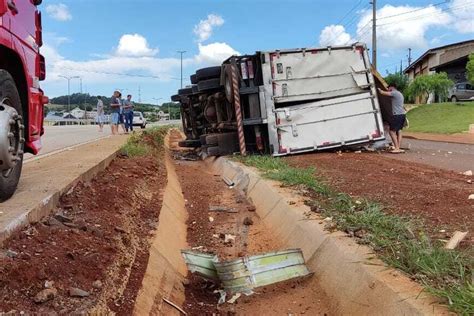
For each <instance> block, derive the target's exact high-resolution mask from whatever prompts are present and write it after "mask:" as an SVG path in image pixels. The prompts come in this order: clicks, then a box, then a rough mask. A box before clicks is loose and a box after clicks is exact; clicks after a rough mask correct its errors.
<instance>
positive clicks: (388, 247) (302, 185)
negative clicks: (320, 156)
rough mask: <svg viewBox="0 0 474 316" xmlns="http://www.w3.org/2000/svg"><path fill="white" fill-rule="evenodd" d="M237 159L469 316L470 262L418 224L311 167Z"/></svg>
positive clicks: (472, 307) (473, 306)
mask: <svg viewBox="0 0 474 316" xmlns="http://www.w3.org/2000/svg"><path fill="white" fill-rule="evenodd" d="M240 161H241V162H243V163H244V164H246V165H249V166H252V167H256V168H257V169H259V170H260V171H261V172H262V173H263V176H264V177H266V178H269V179H272V180H277V181H280V182H282V183H283V184H284V185H286V186H291V187H295V188H299V189H304V190H305V191H309V192H310V193H309V195H310V197H311V202H310V203H309V204H310V206H311V209H312V210H314V211H316V212H318V213H321V215H322V216H323V217H331V218H332V221H333V222H334V223H335V225H336V228H337V229H339V230H342V231H346V232H348V233H350V234H351V235H355V236H358V242H359V243H361V244H367V245H369V246H371V247H372V248H373V249H374V250H375V251H376V252H377V253H378V255H379V256H380V258H381V259H382V260H383V261H384V262H386V263H387V264H389V265H390V266H392V267H395V268H397V269H400V270H402V271H404V272H406V273H407V274H408V275H410V277H411V278H413V279H415V280H417V281H419V282H420V283H421V284H422V285H423V286H424V287H425V288H426V290H427V291H428V292H430V293H432V294H434V295H436V296H439V297H441V298H443V299H445V300H446V303H447V304H448V305H449V307H450V308H451V309H452V310H453V311H455V312H457V313H459V314H462V315H473V314H474V285H473V283H472V277H473V276H472V273H473V267H474V260H473V258H472V257H471V256H469V255H466V254H464V253H462V252H459V251H456V250H446V249H444V248H443V244H441V243H440V242H438V241H433V240H430V239H429V237H428V236H427V235H426V234H425V233H424V231H423V225H422V223H421V222H420V221H419V220H415V219H410V218H405V217H400V216H396V215H390V214H387V213H385V212H383V206H381V205H380V204H378V203H374V202H371V201H367V200H362V199H358V200H355V199H353V198H352V197H351V196H349V195H347V194H344V193H339V192H336V191H334V190H333V189H332V188H330V187H329V186H328V185H327V184H325V183H324V182H323V181H321V179H318V178H317V177H316V176H315V169H314V168H307V169H302V168H293V167H291V166H289V165H288V164H287V163H286V162H285V161H284V160H282V159H278V158H272V157H268V156H249V157H245V158H240Z"/></svg>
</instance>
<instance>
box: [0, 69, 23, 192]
mask: <svg viewBox="0 0 474 316" xmlns="http://www.w3.org/2000/svg"><path fill="white" fill-rule="evenodd" d="M7 106H10V107H12V108H14V109H15V110H16V112H17V113H18V115H19V118H21V116H22V115H23V111H22V107H21V100H20V95H19V93H18V89H17V87H16V85H15V81H14V80H13V78H12V76H11V75H10V74H9V73H8V72H7V71H5V70H3V69H0V110H1V111H5V107H7ZM16 124H19V125H20V126H22V122H18V123H16ZM8 132H9V131H0V133H8ZM14 134H15V135H14V137H13V139H12V140H10V142H13V145H14V146H15V148H16V149H17V153H18V155H17V158H16V159H17V162H16V164H15V166H14V167H13V168H11V169H8V170H3V171H0V201H5V200H7V199H9V198H10V197H11V196H12V195H13V193H15V190H16V188H17V186H18V182H19V180H20V175H21V169H22V165H23V150H24V139H22V138H23V134H22V133H21V132H18V133H14ZM0 146H8V147H10V146H11V144H0ZM0 151H2V152H3V150H2V149H0ZM2 163H3V162H2Z"/></svg>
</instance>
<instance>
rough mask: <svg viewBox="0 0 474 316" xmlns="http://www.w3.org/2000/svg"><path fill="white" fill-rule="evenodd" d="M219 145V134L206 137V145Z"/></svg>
mask: <svg viewBox="0 0 474 316" xmlns="http://www.w3.org/2000/svg"><path fill="white" fill-rule="evenodd" d="M218 144H219V142H218V139H217V134H210V135H207V136H206V145H209V146H217V145H218Z"/></svg>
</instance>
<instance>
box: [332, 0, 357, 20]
mask: <svg viewBox="0 0 474 316" xmlns="http://www.w3.org/2000/svg"><path fill="white" fill-rule="evenodd" d="M361 3H362V0H359V2H357V3H356V5H355V6H353V7H352V9H350V10H349V11H348V12H347V13H346V14H345V15H344V17H343V18H342V19H340V20H339V22H337V24H341V23H342V21H344V20H345V19H346V18H347V17H348V16H349V14H351V13H352V12H353V11H354V10H355V9H357V7H358V6H359V5H360V4H361Z"/></svg>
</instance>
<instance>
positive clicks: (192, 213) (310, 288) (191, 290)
mask: <svg viewBox="0 0 474 316" xmlns="http://www.w3.org/2000/svg"><path fill="white" fill-rule="evenodd" d="M179 138H180V135H179V134H177V133H173V134H172V137H171V141H172V142H173V141H174V142H176V141H177V140H178V139H179ZM175 167H176V171H177V173H178V177H179V180H180V183H181V187H182V191H183V194H184V198H185V199H186V208H187V211H188V216H189V217H188V222H187V224H188V231H187V241H188V244H189V247H190V248H193V247H201V248H199V251H202V252H209V253H215V254H217V255H218V256H219V258H221V259H232V258H236V257H240V256H244V255H252V254H257V253H263V252H269V251H274V250H282V249H285V245H283V244H282V243H281V242H280V241H279V240H278V238H275V236H273V234H272V232H271V231H270V230H269V229H267V227H265V225H264V224H263V222H262V221H261V220H260V218H259V217H258V216H257V214H256V213H255V211H253V209H252V205H251V204H250V203H249V202H248V200H247V199H245V197H243V196H241V195H240V194H239V193H238V192H237V191H236V190H234V189H229V187H228V186H227V185H226V184H225V183H224V181H223V180H222V178H221V177H220V176H218V175H215V174H213V173H212V172H211V170H209V169H208V167H207V166H206V164H205V163H204V162H203V161H195V162H189V161H185V162H184V161H175ZM210 205H212V206H225V207H227V208H234V209H235V210H238V212H237V213H225V212H210V211H209V206H210ZM249 208H250V209H252V211H250V210H249ZM209 217H212V218H213V219H214V221H213V222H210V220H209ZM246 217H249V218H251V219H252V221H253V224H252V225H250V226H246V225H244V224H243V222H244V219H245V218H246ZM226 233H229V234H232V235H235V236H236V239H235V242H234V243H232V244H224V239H223V238H221V236H222V235H223V234H226ZM188 278H189V281H190V282H189V284H188V285H187V286H186V288H185V294H186V301H185V305H184V309H185V311H186V312H187V314H188V315H213V314H214V315H288V314H305V313H308V314H311V315H324V314H326V313H328V312H329V308H328V306H329V305H330V304H329V303H328V302H329V300H328V298H327V296H326V295H325V294H324V293H323V292H322V290H321V289H320V287H319V286H318V284H317V277H316V276H313V277H310V278H307V279H304V280H292V281H289V282H285V283H280V284H276V285H273V286H268V287H264V288H261V289H257V290H256V293H255V294H254V295H252V296H249V297H246V296H242V297H241V298H240V299H239V300H237V302H236V303H235V304H223V305H221V306H217V301H218V299H219V296H218V294H214V293H213V291H214V290H216V289H217V287H216V285H214V284H212V283H210V282H207V281H205V280H203V279H201V278H200V277H197V276H195V275H192V274H189V276H188ZM227 299H230V297H228V298H227Z"/></svg>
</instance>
